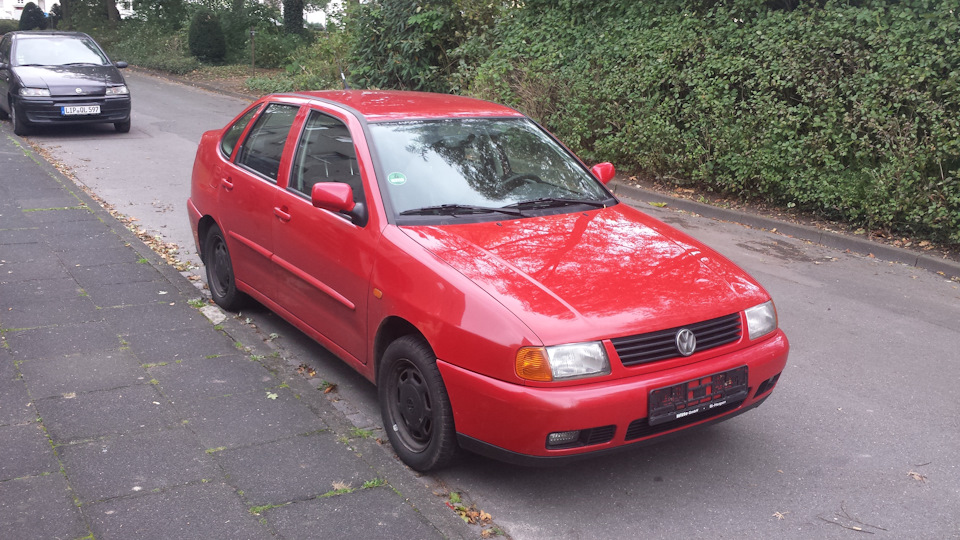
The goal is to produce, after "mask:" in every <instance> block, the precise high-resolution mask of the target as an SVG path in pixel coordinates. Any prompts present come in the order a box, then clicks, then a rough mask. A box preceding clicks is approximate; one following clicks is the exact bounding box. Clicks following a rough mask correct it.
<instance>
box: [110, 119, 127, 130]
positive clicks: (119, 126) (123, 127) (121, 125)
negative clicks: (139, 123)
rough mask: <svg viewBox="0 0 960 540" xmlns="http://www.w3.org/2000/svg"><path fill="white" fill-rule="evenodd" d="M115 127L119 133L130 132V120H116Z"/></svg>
mask: <svg viewBox="0 0 960 540" xmlns="http://www.w3.org/2000/svg"><path fill="white" fill-rule="evenodd" d="M113 127H114V129H116V130H117V133H130V120H127V121H126V122H116V123H114V124H113Z"/></svg>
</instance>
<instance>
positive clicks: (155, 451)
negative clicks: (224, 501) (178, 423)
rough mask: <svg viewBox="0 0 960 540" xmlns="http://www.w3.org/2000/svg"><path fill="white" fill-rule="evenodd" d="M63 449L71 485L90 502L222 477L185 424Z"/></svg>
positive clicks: (61, 459)
mask: <svg viewBox="0 0 960 540" xmlns="http://www.w3.org/2000/svg"><path fill="white" fill-rule="evenodd" d="M57 450H58V452H59V454H60V461H61V462H63V465H64V468H65V469H66V471H67V477H68V478H70V483H71V485H72V486H73V488H74V490H76V492H77V494H78V496H79V497H80V498H81V499H82V500H84V501H87V502H92V501H96V500H101V499H106V498H110V497H118V496H121V495H132V494H135V493H140V492H148V491H151V490H154V489H164V488H169V487H173V486H178V485H184V484H188V483H191V482H199V481H201V480H210V479H214V478H219V471H218V469H217V468H216V466H215V465H214V463H213V461H212V460H211V458H210V457H209V456H208V455H207V454H206V453H205V452H204V449H203V448H201V447H200V446H199V445H198V444H197V439H196V437H195V436H194V435H193V434H192V433H191V432H190V431H188V430H187V429H184V428H177V429H170V430H166V431H161V432H156V433H142V432H141V433H133V434H122V435H115V436H112V437H108V438H106V439H101V440H99V441H94V442H90V443H81V444H74V445H67V446H61V447H59V448H58V449H57Z"/></svg>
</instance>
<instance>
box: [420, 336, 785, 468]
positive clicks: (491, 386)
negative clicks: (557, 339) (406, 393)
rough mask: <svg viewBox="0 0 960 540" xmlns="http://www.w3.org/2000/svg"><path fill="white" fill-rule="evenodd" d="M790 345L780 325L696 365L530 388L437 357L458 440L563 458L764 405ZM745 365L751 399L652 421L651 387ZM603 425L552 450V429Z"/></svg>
mask: <svg viewBox="0 0 960 540" xmlns="http://www.w3.org/2000/svg"><path fill="white" fill-rule="evenodd" d="M788 351H789V344H788V342H787V338H786V336H785V335H784V334H783V332H781V331H779V330H778V331H777V332H776V334H774V335H773V336H772V337H770V338H769V339H766V340H763V341H761V342H759V343H757V344H754V345H752V346H750V347H747V348H745V349H740V350H738V351H735V352H732V353H729V354H725V355H721V356H717V357H714V358H710V359H707V360H704V361H701V362H697V363H694V364H690V365H686V366H682V367H678V368H673V369H668V370H663V371H657V372H653V373H647V374H645V375H639V376H636V377H627V378H622V379H615V380H608V381H604V382H599V383H593V384H583V385H577V386H567V387H559V388H543V387H529V386H522V385H517V384H512V383H508V382H504V381H500V380H497V379H491V378H489V377H485V376H483V375H479V374H477V373H474V372H471V371H467V370H463V369H460V368H458V367H456V366H454V365H452V364H449V363H447V362H444V361H438V367H439V368H440V373H441V374H442V376H443V381H444V384H445V386H446V389H447V393H448V394H449V395H450V401H451V405H452V406H453V411H454V421H455V423H456V428H457V434H458V437H459V440H460V443H461V445H462V446H463V447H465V448H467V449H468V450H471V451H474V452H477V453H481V454H486V455H490V456H491V457H495V458H497V459H500V460H504V461H509V462H515V463H525V464H532V463H537V462H562V461H566V460H569V459H571V458H577V457H582V456H583V455H584V454H590V453H594V452H601V453H603V452H606V451H611V450H615V449H620V448H626V447H629V446H632V445H636V444H639V443H643V442H649V441H651V440H653V439H657V438H660V437H663V436H666V435H669V434H672V433H677V432H678V431H680V430H683V429H686V428H689V427H693V426H698V425H704V424H709V423H714V422H718V421H720V420H726V419H728V418H732V417H734V416H736V415H738V414H740V413H742V412H745V411H747V410H749V409H752V408H753V407H756V406H757V405H759V404H760V402H762V401H763V400H764V399H766V397H767V396H769V394H770V391H771V390H772V389H773V387H774V386H775V385H776V382H777V378H778V377H779V375H780V373H781V372H782V371H783V368H784V366H785V365H786V362H787V354H788ZM740 366H747V368H748V371H749V382H748V385H749V391H748V393H747V396H746V398H745V399H743V400H742V401H740V402H737V403H732V404H729V405H726V406H723V407H718V408H717V409H715V410H711V411H709V412H704V413H702V414H698V415H695V416H690V417H686V418H684V419H682V420H675V421H672V422H668V423H665V424H659V425H657V426H649V425H648V423H647V421H646V420H647V414H648V413H647V411H648V396H649V394H650V391H651V390H654V389H657V388H663V387H666V386H671V385H674V384H678V383H681V382H684V381H689V380H691V379H696V378H698V377H704V376H707V375H710V374H714V373H720V372H724V371H727V370H730V369H734V368H737V367H740ZM572 430H598V432H599V431H603V433H604V435H603V436H601V437H599V440H600V441H601V442H599V443H596V444H593V443H587V444H583V445H581V446H576V447H570V448H562V449H550V448H548V447H547V437H548V435H549V434H550V433H557V432H564V431H572Z"/></svg>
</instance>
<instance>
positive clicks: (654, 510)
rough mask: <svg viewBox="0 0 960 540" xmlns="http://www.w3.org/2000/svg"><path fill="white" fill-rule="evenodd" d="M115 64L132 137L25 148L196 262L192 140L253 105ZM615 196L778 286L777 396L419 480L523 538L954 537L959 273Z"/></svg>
mask: <svg viewBox="0 0 960 540" xmlns="http://www.w3.org/2000/svg"><path fill="white" fill-rule="evenodd" d="M127 75H128V80H129V83H130V87H131V92H132V94H133V99H134V115H133V128H132V130H131V132H130V133H129V134H125V135H121V134H116V133H114V132H113V130H112V127H103V128H77V129H72V130H68V131H65V132H41V133H38V134H35V135H33V136H31V137H30V140H32V141H33V142H35V143H37V144H39V145H40V146H41V147H43V148H45V149H46V150H48V151H49V153H50V155H52V156H53V157H54V158H55V159H56V160H58V161H60V162H61V163H63V164H64V165H66V166H67V167H69V168H71V169H72V170H73V173H74V174H75V176H76V178H77V179H78V181H80V182H82V183H83V184H85V185H87V186H88V187H89V188H90V189H91V190H93V191H94V192H95V193H96V194H97V195H98V196H100V197H101V198H103V199H104V200H106V201H107V202H108V203H110V204H111V205H113V206H114V207H115V208H116V209H117V210H118V211H120V212H122V213H124V214H126V215H128V216H132V217H134V218H136V219H137V220H138V222H139V224H140V225H141V226H143V227H144V228H146V229H147V230H149V231H150V232H151V234H158V235H161V237H162V238H163V239H164V240H165V241H167V242H174V243H176V244H178V245H180V246H181V248H182V251H181V256H182V258H184V259H186V260H189V261H196V259H197V258H196V254H195V250H194V247H193V240H192V236H191V233H190V230H189V225H188V223H187V218H186V210H185V201H186V198H187V196H188V194H189V177H190V169H191V166H192V163H193V156H194V152H195V149H196V143H197V141H198V140H199V137H200V134H201V133H202V132H203V131H205V130H207V129H212V128H217V127H221V126H223V125H225V124H226V123H227V122H228V121H229V119H230V118H232V117H233V116H234V115H235V114H237V113H238V112H239V111H240V110H241V109H242V108H243V106H244V104H245V103H246V102H245V101H244V100H239V99H234V98H230V97H225V96H221V95H216V94H213V93H211V92H207V91H203V90H198V89H195V88H191V87H186V86H183V85H179V84H175V83H171V82H167V81H165V80H162V79H157V78H154V77H150V76H146V75H142V74H137V73H132V74H131V73H128V74H127ZM627 202H630V203H632V204H635V205H637V206H639V207H641V208H642V209H644V210H645V211H647V212H649V213H651V214H653V215H655V216H657V217H659V218H660V219H663V220H665V221H667V222H669V223H671V224H672V225H674V226H677V227H678V228H680V229H682V230H684V231H686V232H688V233H690V234H692V235H693V236H695V237H697V238H699V239H701V240H703V241H705V242H706V243H707V244H709V245H711V246H712V247H714V248H716V249H718V250H719V251H720V252H721V253H723V254H725V255H726V256H727V257H729V258H730V259H732V260H733V261H734V262H736V263H738V264H739V265H741V266H742V267H743V268H744V269H746V270H747V271H748V272H750V273H751V274H752V275H753V276H755V277H756V278H757V279H758V280H759V281H760V282H761V283H762V284H763V285H764V286H765V287H766V288H767V289H768V290H769V291H770V293H771V294H772V295H773V297H774V299H775V301H776V303H777V307H778V311H779V316H780V323H781V326H782V327H783V328H784V330H785V331H786V333H787V335H788V337H789V338H790V340H791V345H792V350H791V356H790V360H789V362H788V365H787V369H786V371H785V372H784V374H783V377H782V378H781V380H780V383H779V385H778V387H777V389H776V391H775V392H774V393H773V395H772V397H771V398H770V399H768V400H767V402H766V403H764V405H762V406H761V407H760V408H758V409H756V410H755V411H752V412H749V413H747V414H745V415H742V416H740V417H738V418H735V419H733V420H731V421H729V422H724V423H721V424H718V425H716V426H713V427H710V428H707V429H704V430H700V431H697V432H694V433H688V434H685V435H683V436H681V437H678V438H674V439H672V440H669V441H665V442H663V443H661V444H657V445H654V446H648V447H643V448H637V449H632V450H630V451H627V452H624V453H620V454H616V455H613V456H607V457H604V458H600V459H594V460H588V461H583V462H579V463H576V464H574V465H571V466H567V467H563V468H546V469H527V468H520V467H514V466H509V465H504V464H501V463H497V462H493V461H489V460H486V459H484V458H480V457H476V456H471V455H466V456H464V457H463V458H462V459H461V460H460V461H459V463H458V464H456V465H455V466H453V467H451V468H449V469H447V470H444V471H442V472H441V473H438V474H436V475H434V476H430V477H425V478H424V481H426V482H429V483H431V484H436V485H438V486H442V487H445V488H447V489H451V490H454V491H459V492H462V493H463V495H464V498H465V499H466V500H467V501H468V502H470V503H473V504H476V505H477V507H478V508H480V509H482V510H484V511H486V512H488V513H490V514H491V515H492V516H493V518H494V521H495V522H496V524H497V525H499V526H500V527H501V528H502V529H503V530H504V531H505V532H506V533H507V534H508V535H509V536H510V537H512V538H516V539H528V538H529V539H539V538H577V539H587V538H597V539H600V538H604V539H609V538H680V537H683V538H709V539H719V538H804V539H805V538H859V537H861V535H863V534H866V533H872V534H871V537H873V538H897V539H900V538H949V539H960V397H958V392H957V389H958V386H960V285H958V283H956V282H951V281H949V280H947V279H945V278H944V277H942V276H940V275H937V274H934V273H931V272H927V271H924V270H919V269H915V268H912V267H909V266H904V265H901V264H897V263H890V262H886V261H883V260H880V259H877V258H871V257H867V256H863V255H858V254H853V253H848V252H842V251H839V250H834V249H829V248H825V247H821V246H816V245H812V244H809V243H806V242H803V241H800V240H796V239H793V238H789V237H785V236H782V235H778V234H776V233H771V232H766V231H760V230H756V229H749V228H745V227H742V226H740V225H736V224H733V223H726V222H721V221H715V220H710V219H705V218H701V217H697V216H695V215H691V214H687V213H682V212H677V211H675V210H672V209H671V208H670V207H669V206H668V207H667V208H656V207H653V206H650V205H648V204H646V203H645V202H643V201H630V200H628V201H627ZM196 272H197V273H201V272H202V268H201V269H198V270H196ZM611 286H615V284H611ZM243 317H245V318H247V317H248V318H249V319H250V327H251V330H252V331H257V332H261V333H262V334H263V335H264V336H269V335H271V334H276V335H277V336H278V337H276V338H275V339H273V340H272V343H273V344H274V346H276V347H277V348H278V350H280V351H281V352H282V353H283V354H284V356H285V357H286V358H287V361H288V365H290V366H291V369H295V366H298V365H299V364H300V363H307V364H309V365H311V366H314V367H315V368H316V369H317V370H318V372H319V376H321V377H323V378H324V379H326V380H328V381H331V382H335V383H336V384H337V385H338V395H339V397H340V401H339V402H338V406H339V407H340V408H341V410H342V411H343V412H344V413H345V414H347V415H348V416H349V417H351V419H353V420H354V421H355V423H358V424H364V423H368V424H373V425H378V424H379V414H378V412H377V411H378V409H377V404H376V392H375V390H374V388H373V387H372V386H371V385H370V384H368V383H367V382H366V381H365V380H364V379H362V378H360V377H359V376H357V375H355V374H354V373H352V372H351V371H350V370H349V369H347V368H345V367H344V366H342V365H341V364H340V363H339V362H338V361H337V360H335V359H333V358H332V357H331V356H330V355H329V354H327V353H326V352H325V351H324V350H323V349H322V348H320V347H319V346H317V345H315V344H313V343H312V342H310V341H309V339H307V338H306V337H305V336H304V335H303V334H301V333H299V332H298V331H296V330H294V329H293V328H292V327H290V326H289V325H287V324H286V323H284V322H283V321H281V320H280V319H279V318H277V317H276V316H273V315H272V314H270V313H269V312H266V311H265V310H263V309H259V310H258V309H254V310H252V311H248V312H245V313H244V314H243ZM385 451H386V452H389V451H390V450H389V449H385Z"/></svg>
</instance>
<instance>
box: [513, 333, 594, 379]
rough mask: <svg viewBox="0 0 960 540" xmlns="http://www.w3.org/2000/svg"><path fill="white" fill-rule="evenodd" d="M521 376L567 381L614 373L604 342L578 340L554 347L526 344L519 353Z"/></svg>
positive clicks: (518, 362)
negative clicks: (577, 341) (528, 345)
mask: <svg viewBox="0 0 960 540" xmlns="http://www.w3.org/2000/svg"><path fill="white" fill-rule="evenodd" d="M516 370H517V375H518V376H519V377H520V378H521V379H526V380H528V381H543V382H549V381H564V380H571V379H582V378H584V377H595V376H598V375H607V374H609V373H610V360H609V359H608V358H607V352H606V351H605V350H604V348H603V344H602V343H600V342H599V341H594V342H591V343H575V344H572V345H555V346H553V347H524V348H523V349H520V350H519V351H518V352H517V363H516Z"/></svg>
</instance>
